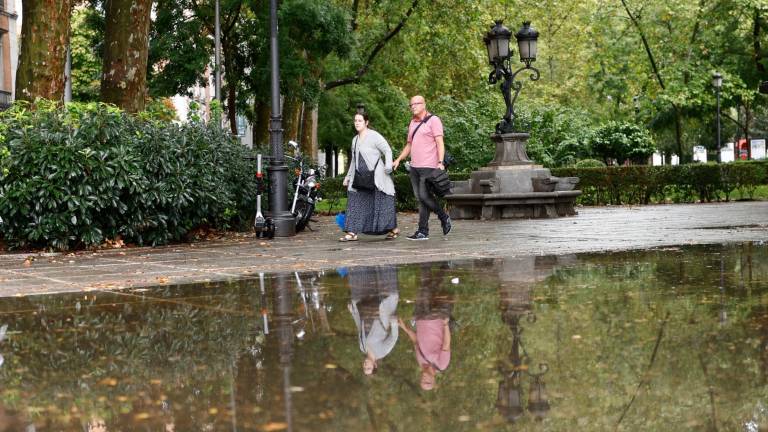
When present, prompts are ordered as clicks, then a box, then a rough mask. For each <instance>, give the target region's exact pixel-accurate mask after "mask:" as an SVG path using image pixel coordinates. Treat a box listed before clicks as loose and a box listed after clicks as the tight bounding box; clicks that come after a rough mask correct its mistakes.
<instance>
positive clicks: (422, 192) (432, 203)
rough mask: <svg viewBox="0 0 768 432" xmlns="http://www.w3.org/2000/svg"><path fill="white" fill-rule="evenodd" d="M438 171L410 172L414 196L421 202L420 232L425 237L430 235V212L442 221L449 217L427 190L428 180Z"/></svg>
mask: <svg viewBox="0 0 768 432" xmlns="http://www.w3.org/2000/svg"><path fill="white" fill-rule="evenodd" d="M436 170H438V168H414V167H411V172H410V176H411V186H412V187H413V195H414V196H415V197H416V199H417V200H418V201H419V231H420V232H421V233H423V234H424V235H429V212H432V213H434V214H436V215H437V217H438V218H440V221H443V220H445V218H447V217H448V214H447V213H446V212H445V210H443V208H442V207H440V205H439V204H438V203H437V199H436V198H435V197H434V196H433V195H432V193H431V192H430V191H429V189H428V188H427V183H426V180H427V179H428V178H429V177H432V174H433V173H434V172H435V171H436Z"/></svg>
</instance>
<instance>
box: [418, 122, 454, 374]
mask: <svg viewBox="0 0 768 432" xmlns="http://www.w3.org/2000/svg"><path fill="white" fill-rule="evenodd" d="M422 127H424V126H422ZM444 326H445V325H444V324H443V320H441V319H436V320H416V343H417V344H418V349H417V350H416V361H417V362H419V365H424V366H426V365H428V364H434V365H435V366H437V369H439V370H440V371H443V370H445V369H446V368H447V367H448V363H450V362H451V352H450V351H443V336H444V335H443V327H444Z"/></svg>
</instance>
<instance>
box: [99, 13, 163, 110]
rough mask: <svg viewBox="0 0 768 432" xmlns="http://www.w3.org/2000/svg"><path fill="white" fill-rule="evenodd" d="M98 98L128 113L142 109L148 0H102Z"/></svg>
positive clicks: (145, 86)
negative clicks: (100, 69) (101, 57)
mask: <svg viewBox="0 0 768 432" xmlns="http://www.w3.org/2000/svg"><path fill="white" fill-rule="evenodd" d="M104 9H105V10H106V23H105V27H106V28H105V32H104V64H103V69H102V71H103V73H102V78H101V100H102V101H104V102H109V103H113V104H115V105H117V106H119V107H120V108H122V109H124V110H126V111H128V112H138V111H141V110H143V109H144V103H145V99H146V95H147V56H148V54H149V24H150V12H151V10H152V0H106V2H105V4H104Z"/></svg>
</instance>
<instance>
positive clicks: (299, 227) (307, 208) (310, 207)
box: [294, 195, 315, 232]
mask: <svg viewBox="0 0 768 432" xmlns="http://www.w3.org/2000/svg"><path fill="white" fill-rule="evenodd" d="M314 211H315V205H314V204H310V203H309V201H308V200H307V197H306V196H304V195H302V196H300V197H299V198H298V199H297V200H296V213H294V216H295V217H296V232H301V231H303V230H304V228H306V227H307V225H308V224H309V218H311V217H312V213H314Z"/></svg>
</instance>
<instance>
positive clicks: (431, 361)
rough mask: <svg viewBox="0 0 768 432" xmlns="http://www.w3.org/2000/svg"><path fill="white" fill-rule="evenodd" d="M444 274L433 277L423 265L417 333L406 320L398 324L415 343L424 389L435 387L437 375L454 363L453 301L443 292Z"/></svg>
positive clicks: (428, 266) (429, 268)
mask: <svg viewBox="0 0 768 432" xmlns="http://www.w3.org/2000/svg"><path fill="white" fill-rule="evenodd" d="M441 282H442V272H438V273H437V274H435V275H433V274H432V268H431V266H430V265H429V264H422V266H421V280H420V284H419V292H418V294H417V296H416V308H415V310H414V313H413V314H414V317H415V318H416V328H415V331H413V330H411V329H410V328H408V326H407V325H406V324H405V323H404V322H403V320H398V324H399V325H400V327H401V328H402V329H403V331H405V333H406V334H407V335H408V337H409V338H410V339H411V342H413V350H414V351H415V353H416V361H417V362H418V364H419V367H420V368H421V388H422V389H423V390H432V389H433V388H435V376H436V375H437V374H438V373H439V372H443V371H445V370H446V369H447V368H448V364H449V363H450V361H451V329H450V327H449V325H448V324H449V322H450V316H451V309H452V304H451V298H450V297H449V295H448V294H447V293H445V292H442V291H441V285H442V284H441Z"/></svg>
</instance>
